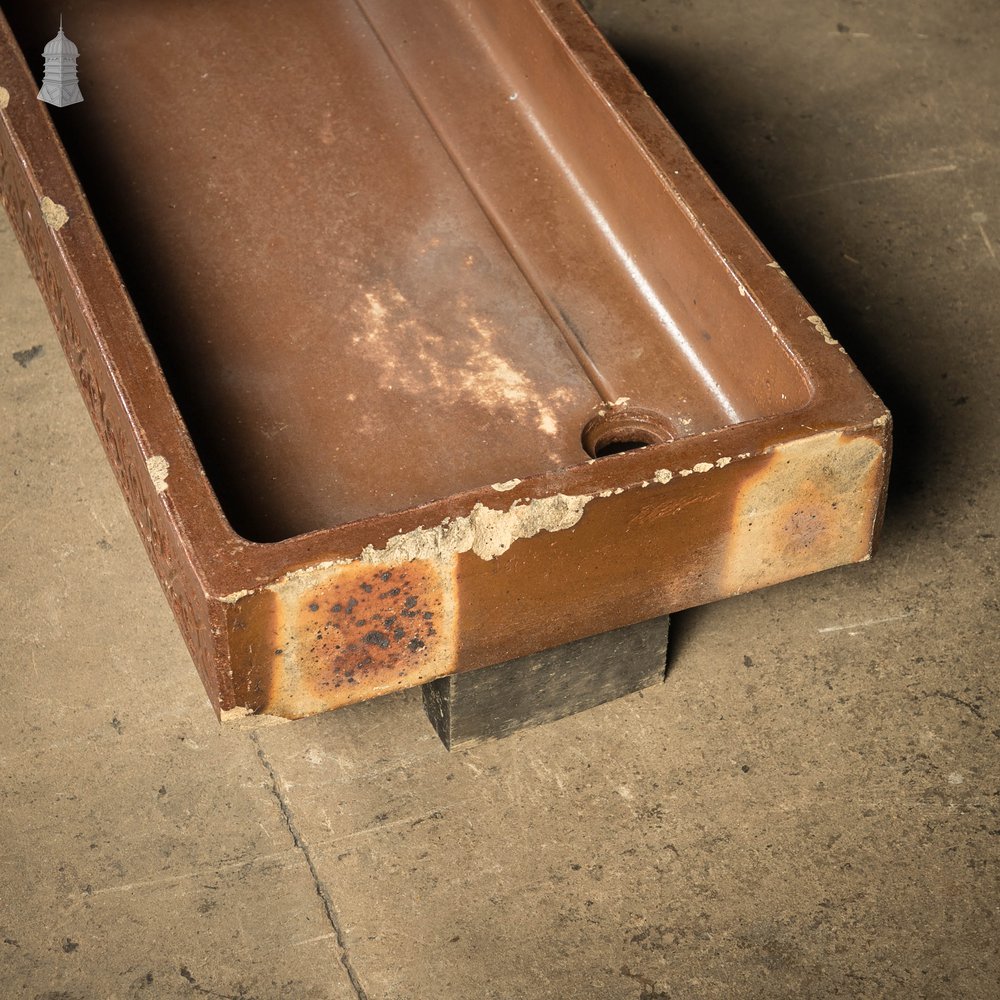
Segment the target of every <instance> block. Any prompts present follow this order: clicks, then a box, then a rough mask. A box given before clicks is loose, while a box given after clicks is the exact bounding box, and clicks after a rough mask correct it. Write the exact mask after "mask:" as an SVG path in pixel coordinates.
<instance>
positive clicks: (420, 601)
mask: <svg viewBox="0 0 1000 1000" xmlns="http://www.w3.org/2000/svg"><path fill="white" fill-rule="evenodd" d="M274 593H275V596H276V597H277V615H276V629H275V633H274V636H275V638H274V641H275V643H277V644H278V645H275V647H274V649H273V650H271V651H270V655H271V657H272V671H271V679H270V685H269V688H268V691H267V696H266V699H265V701H264V702H263V704H261V706H260V708H259V710H260V711H262V712H265V713H267V714H271V715H280V716H285V717H289V718H297V717H300V716H304V715H313V714H315V713H316V712H322V711H326V710H327V709H330V708H336V707H339V706H341V705H347V704H350V703H351V702H355V701H361V700H363V699H366V698H372V697H374V696H376V695H379V694H385V693H387V692H389V691H394V690H399V689H400V688H402V687H407V686H409V685H412V684H419V683H422V682H423V681H425V680H430V679H432V678H434V677H440V676H442V675H444V674H447V673H450V672H451V671H453V670H454V664H455V649H456V634H457V627H458V622H457V607H456V600H455V582H454V567H453V566H452V567H448V566H447V565H444V564H443V562H442V561H431V560H427V559H417V560H413V561H411V562H407V563H405V564H403V565H399V564H393V565H391V566H377V565H374V564H371V563H363V562H358V563H353V564H351V565H349V566H337V567H335V568H332V569H329V570H326V571H325V572H323V571H320V572H318V573H317V572H312V573H309V574H300V575H298V576H295V577H292V578H291V579H289V580H288V581H286V582H285V583H284V584H280V585H278V586H276V587H275V588H274ZM265 655H267V654H265Z"/></svg>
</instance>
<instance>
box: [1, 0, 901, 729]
mask: <svg viewBox="0 0 1000 1000" xmlns="http://www.w3.org/2000/svg"><path fill="white" fill-rule="evenodd" d="M77 8H78V9H77ZM77 8H74V10H73V11H70V10H68V9H66V4H65V3H61V4H57V3H55V2H54V0H53V2H50V0H33V2H32V3H30V4H29V3H21V4H16V3H12V4H9V5H7V6H6V7H5V13H6V16H7V20H8V22H9V28H8V27H7V25H6V24H5V25H0V27H2V37H0V87H2V88H3V90H0V104H3V105H5V107H4V109H3V111H2V113H0V115H2V121H3V126H4V127H3V129H2V130H0V152H2V160H0V191H2V195H3V199H4V204H5V207H6V208H7V210H8V213H9V214H10V216H11V219H12V222H13V224H14V227H15V229H16V230H17V232H18V235H19V237H20V239H21V241H22V243H23V245H24V247H25V250H26V253H27V255H28V258H29V261H30V262H31V264H32V267H33V268H34V270H35V273H36V276H37V278H38V280H39V283H40V284H41V287H42V289H43V292H44V294H45V297H46V300H47V302H48V304H49V306H50V309H51V311H52V315H53V318H54V321H55V323H56V325H57V327H58V330H59V333H60V336H61V338H62V340H63V343H64V346H65V348H66V351H67V355H68V357H69V360H70V363H71V365H72V367H73V370H74V372H75V373H76V376H77V378H78V380H79V382H80V386H81V389H82V391H83V393H84V396H85V398H86V400H87V403H88V406H89V407H90V410H91V413H92V415H93V416H94V420H95V423H96V426H97V428H98V431H99V433H100V435H101V437H102V439H103V441H104V444H105V446H106V448H107V451H108V455H109V458H110V460H111V461H112V463H113V465H114V466H115V468H116V471H117V473H118V476H119V479H120V482H121V484H122V488H123V490H124V491H125V495H126V498H127V499H128V502H129V505H130V507H131V508H132V511H133V513H134V515H135V517H136V521H137V524H138V526H139V529H140V531H141V533H142V536H143V538H144V540H145V542H146V545H147V548H148V550H149V553H150V557H151V559H152V560H153V563H154V565H155V567H156V570H157V573H158V574H159V577H160V580H161V582H162V584H163V587H164V590H165V591H166V594H167V596H168V598H169V599H170V602H171V604H172V606H173V608H174V611H175V613H176V615H177V619H178V622H179V624H180V627H181V629H182V631H183V632H184V635H185V638H186V640H187V642H188V645H189V647H190V649H191V652H192V655H193V657H194V659H195V662H196V664H197V666H198V669H199V671H200V673H201V676H202V679H203V680H204V682H205V685H206V687H207V689H208V692H209V695H210V697H211V700H212V704H213V706H214V707H215V709H216V711H218V712H220V713H221V714H223V715H226V714H227V713H237V714H246V713H250V712H252V713H269V714H274V715H280V716H286V717H297V716H303V715H308V714H311V713H315V712H319V711H322V710H325V709H329V708H335V707H337V706H340V705H343V704H346V703H349V702H352V701H357V700H360V699H364V698H369V697H372V696H374V695H378V694H381V693H384V692H387V691H391V690H395V689H398V688H400V687H403V686H408V685H414V684H420V683H422V682H424V681H426V680H429V679H431V678H434V677H438V676H442V675H445V674H448V673H453V672H456V671H459V670H467V669H472V668H475V667H480V666H484V665H487V664H493V663H498V662H502V661H505V660H509V659H513V658H515V657H519V656H523V655H526V654H528V653H531V652H533V651H535V650H538V649H544V648H548V647H551V646H554V645H558V644H560V643H563V642H567V641H570V640H573V639H577V638H580V637H582V636H585V635H591V634H594V633H596V632H601V631H605V630H609V629H612V628H618V627H621V626H623V625H627V624H631V623H634V622H637V621H641V620H644V619H646V618H650V617H652V616H655V615H661V614H664V613H668V612H671V611H675V610H679V609H681V608H685V607H689V606H692V605H695V604H700V603H704V602H706V601H712V600H716V599H718V598H721V597H725V596H728V595H731V594H735V593H739V592H741V591H746V590H749V589H753V588H756V587H762V586H766V585H768V584H772V583H776V582H779V581H781V580H786V579H789V578H792V577H795V576H799V575H802V574H805V573H811V572H814V571H817V570H821V569H825V568H828V567H831V566H836V565H839V564H842V563H847V562H852V561H857V560H862V559H866V558H867V557H868V556H869V554H870V552H871V548H872V544H873V540H874V537H875V535H876V533H877V529H878V523H879V519H880V515H881V509H882V498H883V493H884V486H885V479H886V473H887V466H888V453H889V416H888V413H887V412H886V410H885V409H884V407H883V406H882V404H881V402H880V401H879V400H878V398H877V397H876V396H875V395H874V394H873V392H872V390H871V389H870V388H869V387H868V385H867V384H866V383H865V381H864V379H863V378H862V377H861V376H860V375H859V374H858V372H857V371H856V370H855V368H854V366H853V365H852V363H851V361H850V359H849V358H848V357H847V356H846V355H845V354H844V352H843V350H842V349H841V348H840V347H839V345H838V344H837V343H836V341H834V340H833V338H832V337H831V336H830V335H829V333H828V332H827V331H826V328H825V326H824V325H823V324H822V322H821V321H820V320H819V319H818V317H816V316H815V315H813V314H812V310H811V309H810V308H809V306H808V305H807V304H806V303H805V302H804V301H803V300H802V298H801V297H800V296H799V294H798V293H797V292H796V290H795V289H794V287H793V286H792V285H791V284H790V283H789V281H788V279H787V278H786V277H785V275H784V273H783V272H782V271H781V269H780V268H779V267H778V266H777V265H776V264H775V263H774V262H773V261H772V260H771V259H770V257H769V256H768V254H767V252H766V251H765V250H764V249H763V248H762V247H761V246H760V244H759V243H758V242H757V241H756V239H755V238H754V237H753V235H752V234H751V233H750V232H749V231H748V229H747V228H746V226H745V225H744V223H743V222H742V221H741V220H740V218H739V217H738V216H737V215H736V213H735V212H734V211H733V209H732V208H731V207H730V206H729V205H728V204H727V203H726V202H725V201H724V200H723V198H722V197H721V196H720V194H719V193H718V191H717V190H716V189H715V187H714V186H713V185H712V183H711V181H710V180H709V179H708V178H707V177H706V175H705V174H704V172H703V171H702V170H701V168H700V167H699V165H698V164H697V163H696V162H695V161H694V159H693V158H692V157H691V155H690V153H689V152H688V151H687V149H686V148H685V147H684V145H683V144H682V143H681V141H680V140H679V139H678V137H677V136H676V135H675V133H674V132H673V131H672V130H671V129H670V127H669V126H668V125H667V124H666V122H665V121H664V120H663V118H662V116H661V115H660V113H659V112H658V110H657V109H656V108H655V106H654V105H653V104H652V103H651V102H650V101H649V99H648V98H647V97H646V95H645V94H644V93H643V92H642V90H641V89H640V88H639V86H638V84H637V83H636V82H635V81H634V80H633V78H632V77H631V76H630V75H629V73H628V72H627V70H626V69H625V68H624V67H623V66H622V64H621V63H620V62H619V61H618V59H617V58H616V57H615V55H614V54H613V53H612V52H611V51H610V49H609V48H608V47H607V45H606V44H605V43H604V41H603V39H602V38H601V36H600V34H599V33H598V32H597V30H596V29H595V28H594V26H593V25H592V24H591V22H590V21H589V20H588V18H587V17H586V15H585V14H584V13H583V12H582V11H581V10H580V9H579V8H578V7H577V6H575V5H574V4H570V3H566V2H561V0H503V2H497V0H473V2H468V0H461V2H460V0H423V2H421V3H419V4H417V3H412V4H400V3H398V2H396V0H322V2H320V0H298V2H295V3H285V4H262V5H260V6H259V7H258V8H255V9H254V10H253V12H252V13H251V12H250V11H248V9H247V7H246V5H245V4H242V3H236V2H230V0H219V2H215V3H212V4H191V3H185V2H181V0H172V2H167V0H157V2H153V0H143V2H139V0H137V2H134V3H130V4H127V5H123V4H120V3H116V2H114V0H92V2H90V3H87V4H80V5H77ZM61 10H62V11H64V12H65V14H66V32H67V34H68V35H70V36H71V37H72V38H73V40H74V41H75V42H76V44H77V45H78V46H79V48H80V52H81V55H80V64H79V68H80V85H81V88H82V92H83V95H84V102H83V103H82V104H77V105H74V106H72V107H68V108H53V109H50V108H49V107H48V106H47V105H45V104H43V103H41V102H39V101H37V100H36V98H35V95H36V93H37V91H38V82H37V74H35V73H33V72H32V71H34V70H40V69H41V59H40V53H41V49H42V46H43V45H44V43H45V42H46V41H47V40H48V38H49V37H51V35H52V34H53V33H54V28H55V26H56V25H57V24H58V17H59V12H60V11H61ZM25 59H27V63H26V62H25ZM29 66H30V67H31V69H30V70H29V68H28V67H29Z"/></svg>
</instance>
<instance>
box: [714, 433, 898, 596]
mask: <svg viewBox="0 0 1000 1000" xmlns="http://www.w3.org/2000/svg"><path fill="white" fill-rule="evenodd" d="M885 458H886V456H885V450H884V448H883V447H882V445H881V443H880V442H878V441H876V440H873V439H872V438H870V437H863V436H852V435H849V434H846V433H843V432H840V431H831V432H829V433H825V434H818V435H816V436H815V437H810V438H805V439H802V440H798V441H790V442H788V443H786V444H782V445H779V446H778V447H776V448H775V449H774V450H773V452H772V453H771V456H770V459H769V460H768V462H767V464H766V465H765V466H764V467H763V468H762V469H761V470H760V471H759V472H757V473H756V474H755V475H753V476H751V477H750V478H749V479H748V480H747V481H746V482H745V483H744V484H743V485H742V487H741V488H740V490H739V491H738V493H737V494H736V498H735V509H734V517H733V523H732V530H731V533H730V536H729V537H730V544H729V550H728V553H727V556H726V560H725V564H724V568H723V572H722V579H721V589H722V590H723V591H725V592H727V593H733V594H740V593H743V592H744V591H747V590H756V589H757V588H759V587H767V586H770V585H771V584H774V583H779V582H781V581H783V580H787V579H789V577H790V575H794V576H804V575H806V574H809V573H815V572H817V571H819V570H822V569H827V568H830V567H832V566H841V565H844V564H845V563H851V562H858V561H860V560H864V559H866V558H867V557H868V555H869V553H870V551H871V544H872V538H873V535H874V523H875V518H876V515H877V510H878V489H877V486H878V478H879V476H880V474H881V473H882V471H883V469H884V465H885ZM793 571H794V572H793Z"/></svg>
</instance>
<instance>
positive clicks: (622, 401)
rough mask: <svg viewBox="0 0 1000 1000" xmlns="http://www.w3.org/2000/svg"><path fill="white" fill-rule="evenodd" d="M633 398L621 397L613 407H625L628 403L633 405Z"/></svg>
mask: <svg viewBox="0 0 1000 1000" xmlns="http://www.w3.org/2000/svg"><path fill="white" fill-rule="evenodd" d="M631 402H632V397H631V396H619V397H618V398H617V399H616V400H615V401H614V402H613V403H612V404H611V405H612V406H624V405H625V404H626V403H631Z"/></svg>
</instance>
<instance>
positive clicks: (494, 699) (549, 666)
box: [423, 615, 670, 750]
mask: <svg viewBox="0 0 1000 1000" xmlns="http://www.w3.org/2000/svg"><path fill="white" fill-rule="evenodd" d="M669 623H670V616H669V615H664V616H663V617H661V618H653V619H650V620H649V621H646V622H640V623H639V624H638V625H630V626H628V627H627V628H620V629H615V630H614V631H611V632H603V633H601V634H600V635H594V636H589V637H587V638H585V639H579V640H577V641H576V642H570V643H567V644H566V645H563V646H556V647H555V648H554V649H547V650H544V651H543V652H541V653H535V654H534V655H532V656H525V657H522V658H520V659H517V660H509V661H507V662H506V663H498V664H497V665H496V666H492V667H483V668H482V669H480V670H470V671H467V672H465V673H460V674H452V675H451V676H449V677H442V678H440V679H439V680H435V681H431V682H430V683H428V684H425V685H424V686H423V694H424V709H425V710H426V712H427V716H428V718H429V719H430V720H431V722H432V723H433V725H434V728H435V729H436V730H437V733H438V736H440V737H441V741H442V742H443V743H444V745H445V746H446V747H447V748H448V749H449V750H455V749H463V748H466V747H472V746H476V745H477V744H480V743H486V742H488V741H489V740H497V739H502V738H503V737H505V736H509V735H510V734H511V733H514V732H517V731H518V730H519V729H525V728H528V727H530V726H537V725H540V724H542V723H544V722H554V721H555V720H556V719H562V718H564V717H565V716H567V715H573V714H575V713H576V712H583V711H586V709H588V708H594V707H595V706H597V705H602V704H604V703H605V702H608V701H612V700H614V699H615V698H621V697H623V696H624V695H627V694H632V693H633V692H635V691H639V690H641V689H642V688H646V687H651V686H652V685H654V684H659V683H662V681H663V680H664V677H665V676H666V662H667V630H668V626H669Z"/></svg>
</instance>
